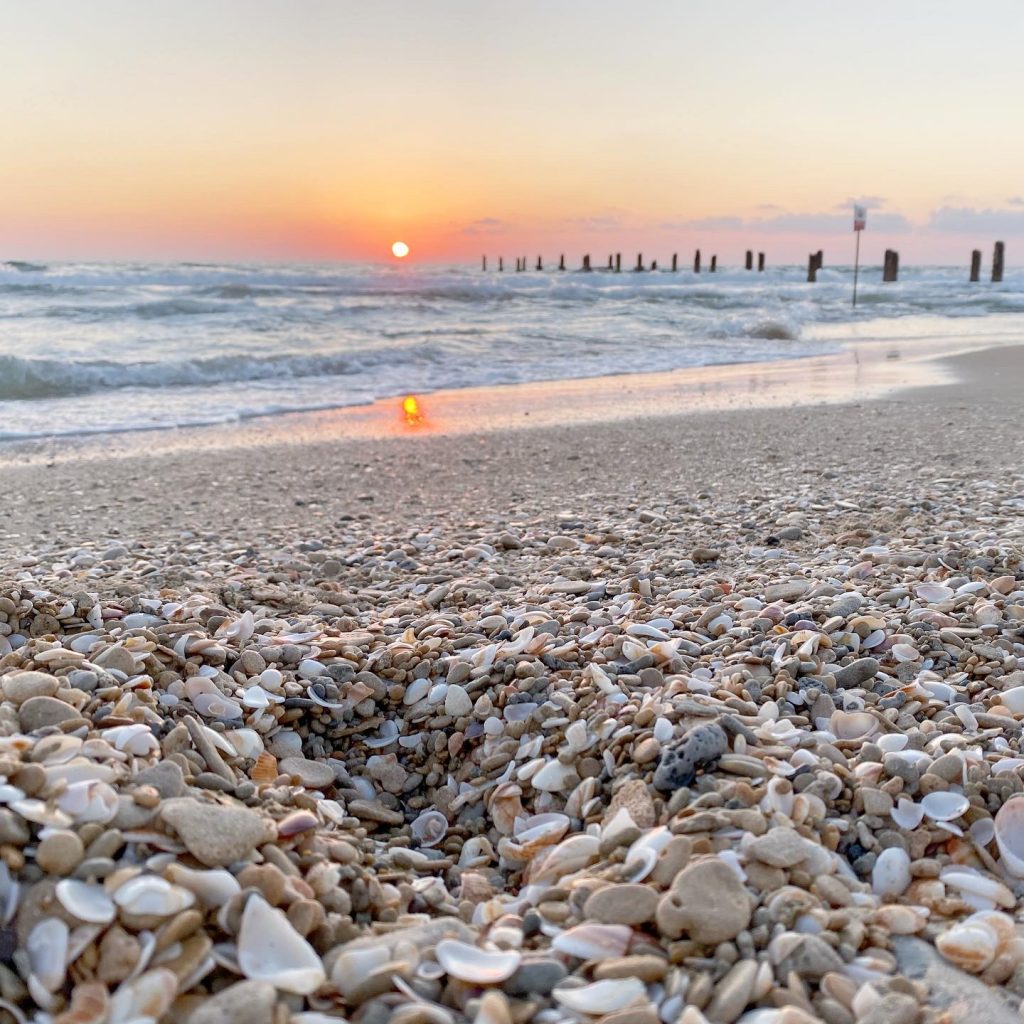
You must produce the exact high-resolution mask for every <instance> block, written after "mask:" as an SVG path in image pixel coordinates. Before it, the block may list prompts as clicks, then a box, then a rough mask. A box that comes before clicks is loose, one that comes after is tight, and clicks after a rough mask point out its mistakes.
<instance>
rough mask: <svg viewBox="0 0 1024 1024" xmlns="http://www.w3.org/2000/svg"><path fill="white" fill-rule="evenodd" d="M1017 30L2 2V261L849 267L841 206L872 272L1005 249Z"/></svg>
mask: <svg viewBox="0 0 1024 1024" xmlns="http://www.w3.org/2000/svg"><path fill="white" fill-rule="evenodd" d="M1022 29H1024V7H1021V5H1020V3H1019V2H988V3H986V4H984V5H981V6H978V5H967V4H963V3H953V2H943V0H927V2H925V0H900V2H896V3H894V2H892V0H886V2H875V0H862V2H861V3H858V4H857V5H856V7H851V6H850V5H846V4H834V3H821V2H820V0H816V2H796V0H789V2H787V0H782V2H775V3H772V4H763V3H754V2H746V0H739V2H736V3H720V2H717V3H712V2H707V3H705V2H693V0H671V2H668V0H666V2H648V3H640V4H631V3H626V2H624V0H615V2H606V0H588V2H587V3H583V2H569V0H563V2H560V3H552V2H551V0H515V2H511V3H496V2H486V0H485V2H480V0H457V2H456V0H429V2H425V0H372V2H369V3H368V2H366V0H359V2H349V0H301V2H297V0H172V2H168V0H143V2H139V0H89V2H87V3H86V2H80V0H66V2H58V0H33V2H31V3H24V2H22V0H0V30H2V33H3V40H4V47H3V49H4V59H3V61H2V62H0V90H2V95H3V96H4V108H5V111H4V118H3V144H2V150H3V176H2V180H3V188H2V189H0V239H2V246H0V258H19V257H21V258H62V257H66V258H76V259H78V258H102V259H110V258H134V257H138V258H167V259H179V258H184V259H189V258H193V259H213V258H232V259H254V260H263V259H276V258H280V259H380V260H386V259H390V258H391V257H390V247H391V243H392V242H393V241H394V240H395V239H398V238H401V239H403V240H405V241H406V242H408V243H409V245H410V246H411V249H412V257H411V258H412V259H415V260H427V261H434V260H442V261H461V260H466V261H469V260H472V261H474V262H475V261H476V260H477V259H478V256H479V254H480V253H482V252H489V253H491V254H493V255H497V254H499V253H503V254H504V255H505V256H506V257H507V258H509V259H511V258H512V257H513V256H515V255H529V256H530V257H531V258H533V257H535V256H536V254H537V253H544V254H545V255H551V254H556V253H557V252H558V251H565V252H567V253H569V254H570V255H573V256H574V255H575V254H579V253H583V252H592V253H594V254H595V259H597V260H601V261H603V260H604V258H605V257H606V256H607V254H608V253H609V252H611V251H614V250H616V249H618V250H622V251H623V252H632V253H633V257H631V258H635V251H636V250H637V249H643V250H644V251H645V253H650V254H651V255H652V256H655V257H659V258H661V259H665V258H667V256H668V254H669V253H671V252H672V251H674V250H678V251H679V252H680V253H687V254H688V253H690V251H691V250H692V249H693V248H694V247H695V246H698V245H699V246H701V247H702V248H703V249H705V251H707V252H711V251H717V252H718V253H719V254H720V259H723V260H735V259H737V258H738V257H739V254H740V253H741V252H742V250H743V249H744V248H748V247H750V248H760V249H764V250H765V251H766V252H767V253H768V258H769V261H774V262H780V261H788V260H796V259H798V260H803V259H806V254H807V252H808V251H809V250H810V249H812V248H814V249H816V248H819V247H824V248H825V249H826V255H827V256H828V257H830V258H833V260H834V262H845V261H846V260H848V259H849V253H850V251H851V250H852V234H851V232H850V204H851V201H852V200H853V199H854V198H863V199H866V200H868V205H869V206H870V207H871V212H870V214H869V221H868V232H867V234H866V235H865V238H864V244H865V255H866V256H867V258H868V259H875V260H878V259H880V255H881V251H882V249H884V248H885V247H886V246H889V245H892V246H894V247H896V248H898V249H899V250H900V252H901V256H902V257H903V258H904V260H917V261H929V262H954V263H961V262H962V263H966V262H967V260H968V258H969V252H970V249H971V248H972V247H974V246H977V247H979V248H982V249H984V250H985V251H986V257H987V253H988V251H989V250H990V248H991V242H992V241H993V240H994V239H995V238H1005V239H1006V240H1007V242H1008V245H1009V247H1010V248H1009V253H1010V258H1012V253H1013V247H1014V245H1015V244H1016V245H1019V246H1020V248H1021V250H1024V133H1022V132H1021V131H1020V130H1019V125H1020V111H1019V105H1020V102H1021V100H1022V98H1024V61H1021V59H1020V45H1021V38H1022ZM1015 239H1016V240H1017V241H1016V242H1015V241H1014V240H1015ZM687 258H689V257H688V256H687Z"/></svg>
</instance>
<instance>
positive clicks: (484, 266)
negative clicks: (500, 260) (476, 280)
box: [480, 256, 487, 273]
mask: <svg viewBox="0 0 1024 1024" xmlns="http://www.w3.org/2000/svg"><path fill="white" fill-rule="evenodd" d="M480 258H481V260H483V269H484V273H486V272H487V257H486V256H481V257H480Z"/></svg>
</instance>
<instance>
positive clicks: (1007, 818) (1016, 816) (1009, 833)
mask: <svg viewBox="0 0 1024 1024" xmlns="http://www.w3.org/2000/svg"><path fill="white" fill-rule="evenodd" d="M995 829H996V845H997V846H998V847H999V854H1000V859H1001V861H1002V865H1003V867H1004V868H1005V870H1006V871H1008V872H1009V873H1010V874H1011V875H1013V876H1014V877H1015V878H1024V796H1015V797H1011V798H1010V799H1009V800H1007V801H1006V803H1005V804H1003V806H1002V807H1000V808H999V812H998V813H997V814H996V818H995Z"/></svg>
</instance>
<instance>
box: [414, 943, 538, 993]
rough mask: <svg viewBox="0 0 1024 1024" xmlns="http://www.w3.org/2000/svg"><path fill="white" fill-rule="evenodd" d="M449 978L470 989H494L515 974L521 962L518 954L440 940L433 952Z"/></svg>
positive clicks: (516, 952)
mask: <svg viewBox="0 0 1024 1024" xmlns="http://www.w3.org/2000/svg"><path fill="white" fill-rule="evenodd" d="M434 955H435V956H436V957H437V962H438V963H439V964H440V965H441V966H442V967H443V968H444V969H445V971H447V972H448V974H450V975H451V976H452V977H453V978H458V980H459V981H465V982H468V983H469V984H471V985H498V984H500V983H501V982H503V981H507V980H508V979H509V978H511V977H512V975H513V974H514V973H515V971H516V968H517V967H518V966H519V964H520V962H521V961H522V959H523V956H522V954H521V953H520V952H519V951H518V950H487V949H480V948H479V947H478V946H471V945H470V944H469V943H468V942H459V940H458V939H443V940H442V941H441V942H439V943H438V944H437V948H436V949H435V951H434Z"/></svg>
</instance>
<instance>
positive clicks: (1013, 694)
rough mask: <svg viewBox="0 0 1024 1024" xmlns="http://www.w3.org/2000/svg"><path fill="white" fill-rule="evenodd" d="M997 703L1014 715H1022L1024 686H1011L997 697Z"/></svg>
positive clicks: (1023, 710)
mask: <svg viewBox="0 0 1024 1024" xmlns="http://www.w3.org/2000/svg"><path fill="white" fill-rule="evenodd" d="M999 703H1000V704H1002V705H1003V707H1004V708H1009V709H1010V711H1012V712H1013V714H1015V715H1021V714H1024V686H1011V687H1010V688H1009V689H1008V690H1003V692H1002V693H1001V694H1000V695H999Z"/></svg>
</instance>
